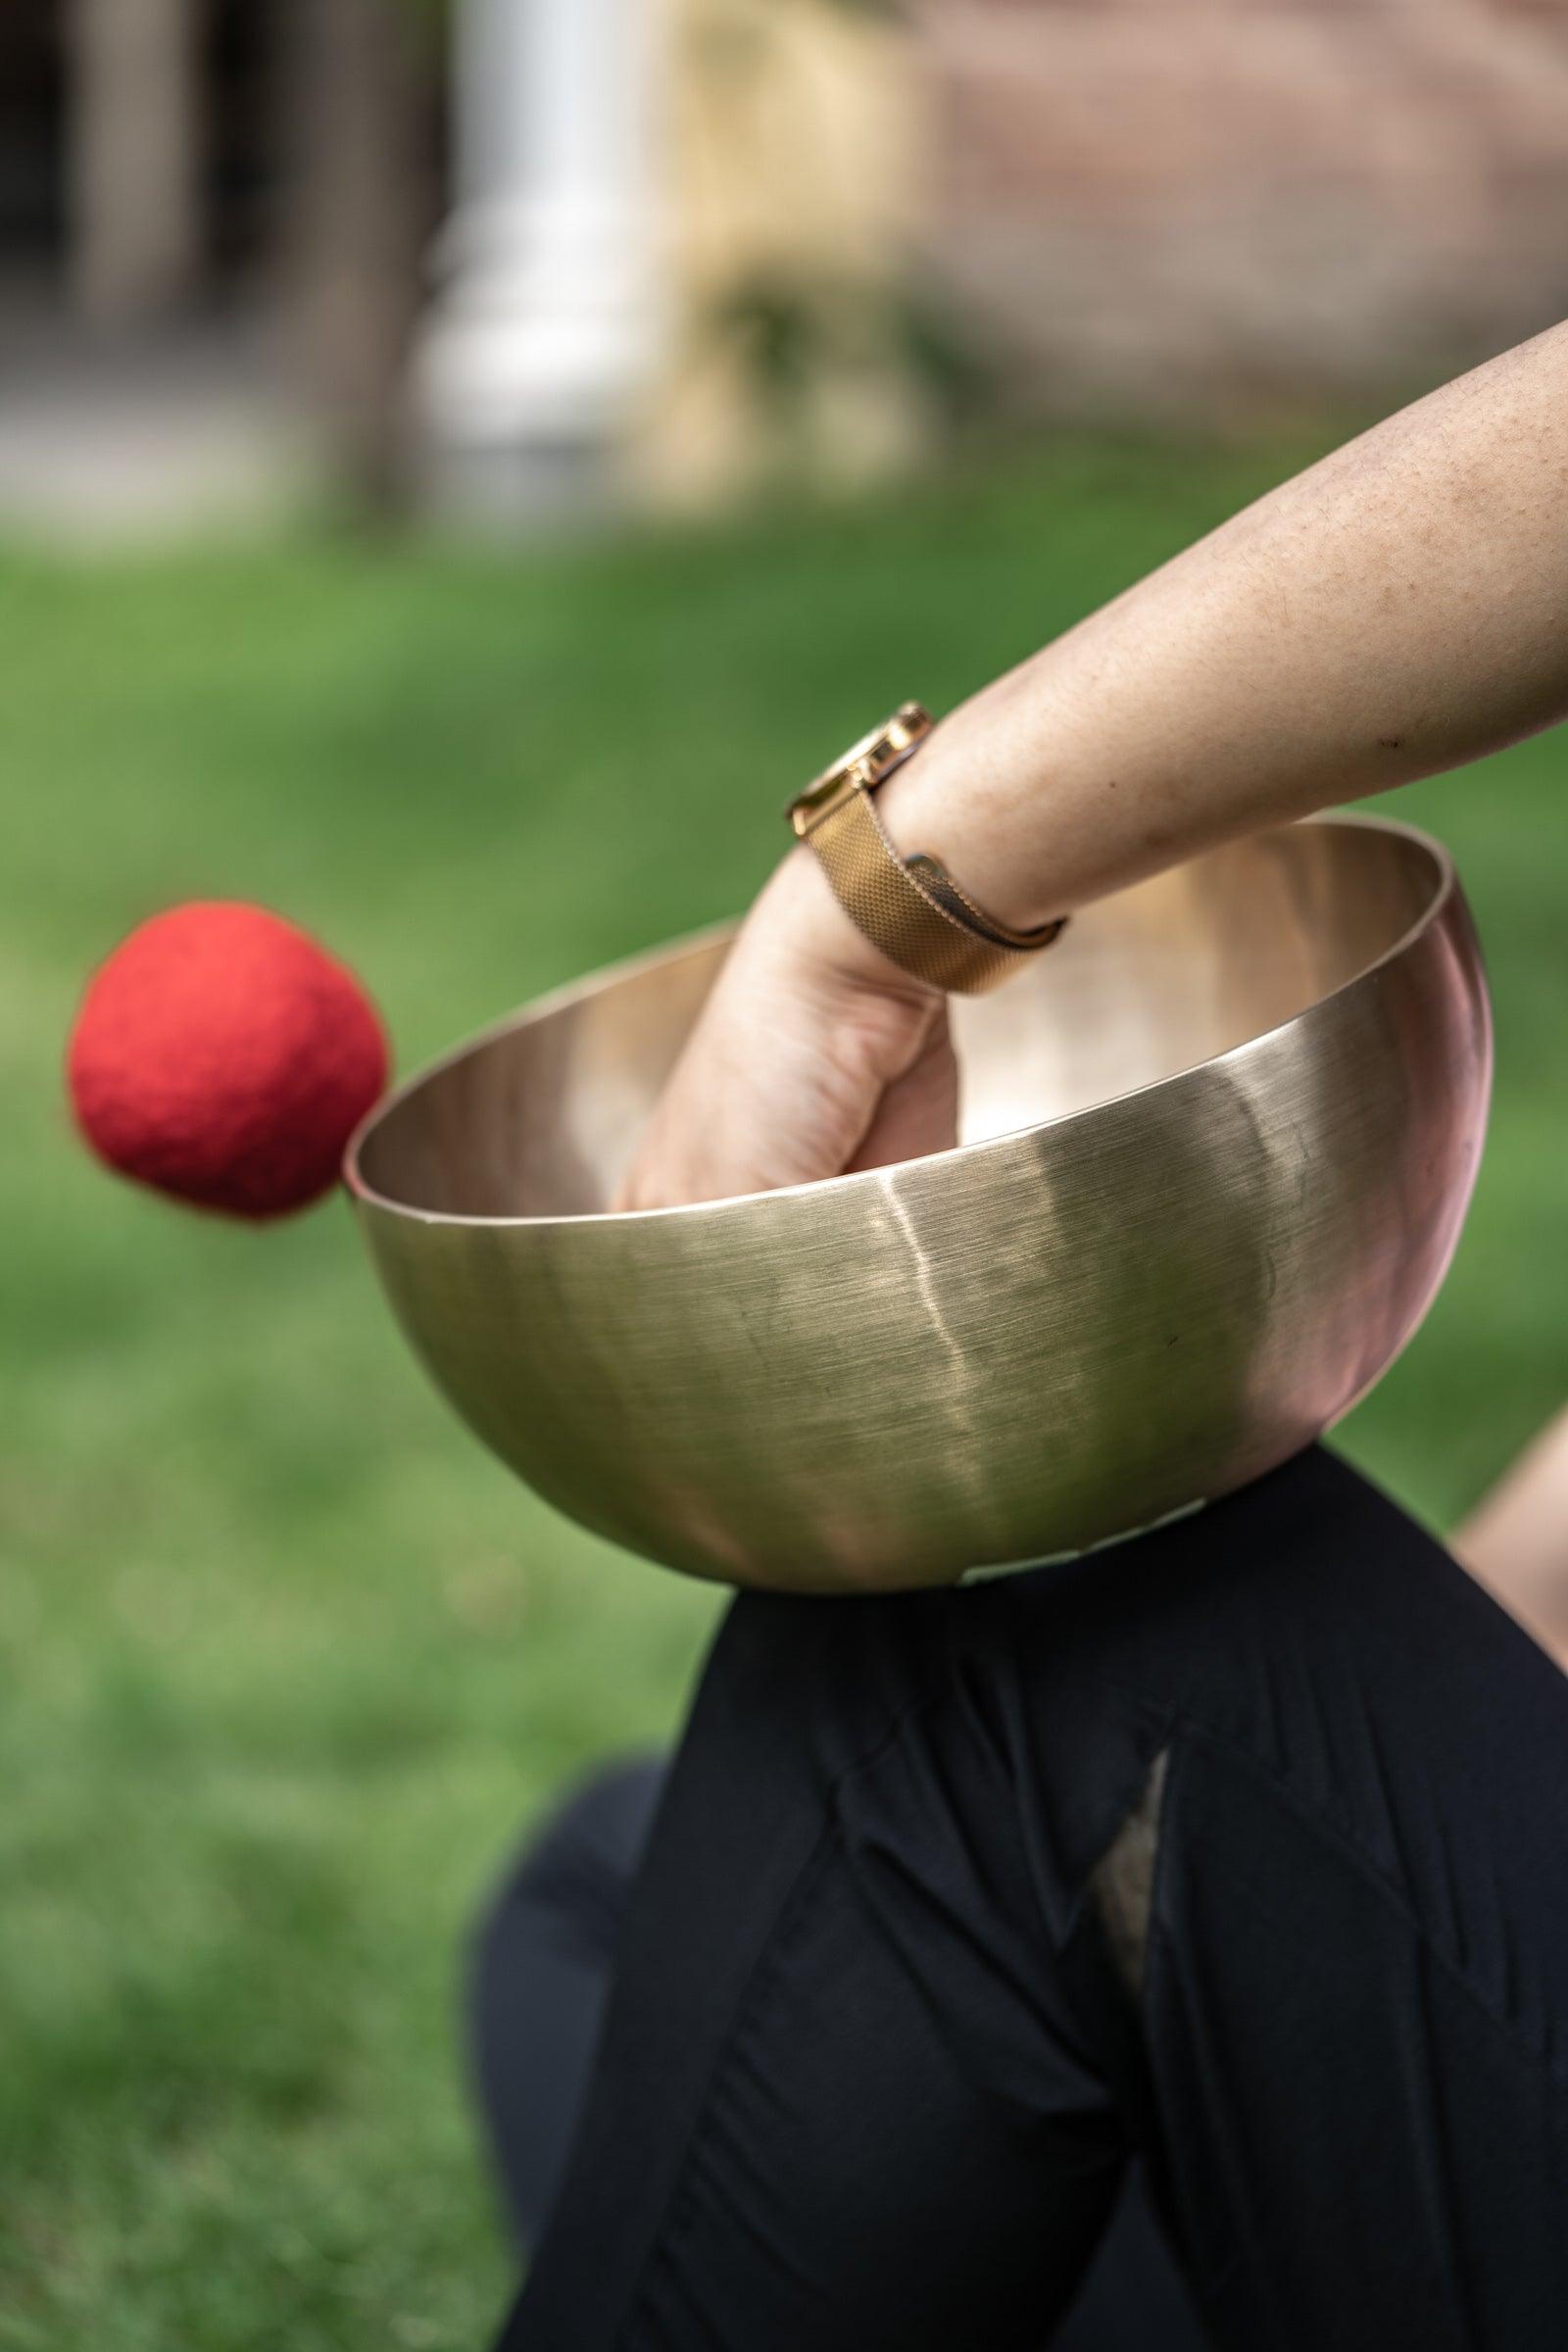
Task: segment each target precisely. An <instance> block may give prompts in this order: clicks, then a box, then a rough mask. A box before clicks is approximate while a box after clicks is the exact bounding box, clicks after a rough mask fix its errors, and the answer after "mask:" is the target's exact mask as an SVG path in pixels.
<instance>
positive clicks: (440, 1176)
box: [347, 818, 1491, 1592]
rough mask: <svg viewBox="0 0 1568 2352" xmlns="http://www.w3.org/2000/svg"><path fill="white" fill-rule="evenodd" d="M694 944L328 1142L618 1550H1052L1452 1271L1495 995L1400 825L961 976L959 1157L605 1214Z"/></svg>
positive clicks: (1297, 1393) (483, 1426) (1399, 1336)
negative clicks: (987, 983)
mask: <svg viewBox="0 0 1568 2352" xmlns="http://www.w3.org/2000/svg"><path fill="white" fill-rule="evenodd" d="M724 952H725V937H724V936H723V935H717V936H711V937H709V938H707V939H704V940H700V941H698V942H696V943H690V944H687V945H685V946H683V947H679V948H675V949H671V950H669V951H667V952H666V953H664V954H662V955H659V956H651V957H648V958H646V959H644V960H643V961H641V962H638V963H633V964H629V965H626V966H623V967H622V968H620V969H619V970H616V971H613V972H611V973H608V974H605V975H602V976H599V977H597V978H595V979H593V980H589V981H586V982H584V983H583V984H582V985H581V986H580V987H577V988H574V989H570V990H566V991H564V992H563V993H562V994H561V995H559V996H556V997H553V998H550V999H547V1000H546V1001H545V1002H544V1003H542V1004H540V1005H536V1006H533V1007H531V1008H528V1009H526V1010H524V1011H523V1012H521V1013H519V1014H517V1015H515V1017H514V1018H513V1019H512V1020H510V1021H507V1022H505V1023H503V1024H502V1025H501V1026H499V1027H498V1028H496V1029H493V1030H491V1031H490V1032H488V1033H487V1034H486V1035H485V1036H484V1037H482V1038H480V1039H478V1040H477V1041H475V1042H474V1043H472V1044H470V1045H468V1046H466V1047H465V1048H463V1049H462V1050H461V1051H460V1052H459V1053H457V1054H454V1055H452V1056H451V1057H450V1058H449V1059H447V1060H446V1061H444V1062H442V1063H441V1064H439V1065H438V1066H437V1067H435V1068H434V1069H432V1070H429V1071H427V1072H425V1073H423V1074H422V1075H421V1076H419V1077H417V1078H416V1079H415V1080H413V1081H412V1082H411V1083H410V1084H409V1085H408V1086H406V1087H405V1088H404V1089H403V1090H402V1092H401V1093H400V1094H398V1095H396V1096H394V1097H393V1098H392V1099H391V1100H390V1101H389V1102H388V1103H386V1104H385V1105H384V1106H383V1107H382V1108H381V1109H379V1110H378V1111H377V1112H376V1113H374V1114H373V1115H372V1117H371V1118H370V1119H369V1120H368V1122H367V1124H366V1126H365V1127H364V1129H363V1130H362V1131H361V1134H360V1135H359V1136H358V1138H357V1139H356V1141H355V1143H354V1145H353V1146H351V1148H350V1154H349V1162H348V1171H347V1173H348V1180H349V1184H350V1187H351V1189H352V1191H353V1193H354V1195H355V1199H356V1202H357V1206H358V1210H359V1215H360V1218H361V1221H362V1223H363V1226H364V1229H365V1233H366V1237H367V1239H368V1243H369V1246H370V1249H371V1251H372V1253H373V1255H374V1258H375V1262H376V1265H377V1267H378V1268H379V1271H380V1274H381V1278H382V1280H383V1282H384V1283H385V1285H386V1289H387V1291H388V1294H389V1296H390V1298H391V1299H392V1303H393V1305H394V1307H395V1309H396V1311H397V1314H398V1316H399V1318H400V1320H401V1322H402V1324H403V1327H404V1329H405V1331H406V1332H407V1334H408V1336H409V1338H410V1340H411V1342H412V1343H413V1345H414V1347H415V1348H416V1349H417V1352H418V1354H419V1355H420V1356H421V1358H422V1359H423V1361H424V1363H425V1364H426V1366H427V1367H428V1369H429V1371H430V1373H431V1375H432V1377H433V1378H434V1380H435V1381H436V1383H437V1385H438V1386H439V1387H440V1388H441V1389H443V1390H444V1391H445V1393H446V1395H447V1396H448V1397H449V1398H450V1399H451V1400H452V1402H453V1403H454V1404H455V1405H456V1407H457V1409H458V1411H459V1412H460V1413H462V1414H463V1416H464V1417H465V1419H466V1420H467V1421H468V1422H469V1423H470V1424H471V1426H472V1427H473V1428H474V1429H475V1430H476V1431H477V1432H478V1434H479V1436H480V1437H481V1438H483V1439H484V1440H485V1441H486V1442H487V1443H488V1444H489V1445H490V1446H493V1447H494V1448H495V1450H496V1451H497V1452H498V1453H499V1454H501V1455H502V1456H503V1458H504V1459H505V1460H507V1461H508V1462H510V1463H511V1464H512V1465H513V1467H514V1468H515V1470H517V1471H518V1472H519V1473H520V1474H521V1475H522V1476H523V1477H524V1478H525V1479H527V1480H528V1481H529V1483H530V1484H531V1485H533V1486H534V1487H536V1488H537V1489H538V1490H539V1491H540V1493H541V1494H543V1495H547V1496H548V1497H549V1498H550V1499H551V1500H552V1501H554V1502H555V1503H557V1504H559V1505H560V1507H561V1508H562V1509H563V1510H564V1511H568V1512H570V1513H571V1514H572V1515H573V1516H574V1517H576V1518H578V1519H580V1520H583V1521H585V1522H586V1523H587V1524H588V1525H589V1526H590V1527H593V1528H597V1529H599V1530H601V1531H602V1532H603V1533H604V1534H605V1535H607V1536H610V1537H613V1539H614V1540H615V1541H616V1542H618V1543H621V1544H627V1545H629V1546H630V1547H631V1548H632V1549H633V1550H636V1551H640V1552H645V1553H647V1554H648V1555H649V1556H650V1557H651V1558H654V1559H657V1560H662V1561H665V1562H667V1563H668V1564H669V1565H670V1566H673V1567H677V1568H684V1569H689V1570H692V1571H694V1572H695V1573H697V1574H699V1575H703V1576H711V1577H718V1578H723V1579H727V1580H730V1581H732V1582H735V1583H740V1584H758V1585H771V1586H777V1587H786V1588H793V1589H800V1590H807V1589H809V1590H816V1591H845V1592H848V1591H861V1590H867V1589H888V1588H894V1587H898V1586H904V1585H917V1584H936V1583H943V1582H947V1581H951V1580H953V1579H955V1578H957V1577H959V1576H961V1575H963V1574H964V1573H965V1572H966V1571H969V1570H976V1569H981V1568H985V1567H990V1566H1001V1565H1007V1564H1013V1563H1017V1562H1020V1561H1025V1560H1030V1559H1039V1558H1043V1557H1046V1556H1049V1555H1053V1554H1056V1553H1059V1552H1064V1551H1076V1550H1081V1549H1083V1548H1085V1547H1087V1546H1089V1545H1091V1544H1099V1543H1102V1542H1103V1541H1105V1540H1107V1539H1109V1538H1112V1537H1114V1536H1117V1535H1121V1534H1125V1533H1128V1532H1130V1531H1132V1530H1134V1529H1137V1528H1140V1527H1145V1526H1148V1525H1150V1524H1151V1523H1152V1522H1153V1521H1156V1520H1158V1519H1160V1518H1163V1517H1165V1516H1166V1515H1168V1514H1170V1513H1173V1512H1176V1511H1179V1510H1181V1509H1184V1508H1187V1507H1190V1506H1191V1505H1193V1504H1195V1503H1197V1502H1200V1501H1201V1500H1203V1499H1206V1498H1209V1497H1212V1496H1215V1495H1221V1494H1223V1493H1225V1492H1226V1491H1228V1490H1229V1489H1231V1488H1234V1487H1236V1486H1239V1485H1241V1484H1242V1483H1243V1482H1245V1481H1246V1480H1248V1479H1250V1478H1253V1477H1255V1476H1257V1475H1258V1474H1259V1473H1260V1472H1262V1471H1264V1470H1266V1469H1268V1468H1270V1467H1271V1466H1272V1465H1273V1464H1274V1463H1276V1462H1279V1461H1281V1460H1282V1459H1284V1457H1285V1456H1286V1455H1288V1454H1290V1453H1291V1452H1293V1451H1294V1450H1295V1449H1296V1448H1297V1447H1298V1446H1301V1445H1303V1444H1305V1443H1306V1441H1307V1440H1308V1439H1310V1438H1312V1437H1315V1436H1316V1435H1318V1434H1319V1432H1321V1431H1322V1430H1323V1429H1325V1428H1326V1427H1328V1426H1329V1424H1331V1423H1332V1422H1333V1421H1334V1420H1336V1419H1337V1418H1338V1417H1339V1416H1340V1415H1341V1414H1342V1413H1344V1412H1345V1411H1346V1410H1347V1409H1348V1406H1349V1405H1350V1404H1352V1403H1353V1402H1354V1400H1355V1399H1356V1398H1357V1397H1359V1396H1361V1395H1362V1394H1363V1393H1364V1391H1365V1390H1366V1389H1367V1388H1369V1387H1370V1386H1371V1384H1372V1383H1373V1382H1374V1381H1375V1380H1377V1378H1378V1377H1379V1375H1380V1374H1381V1373H1382V1372H1383V1371H1384V1370H1385V1369H1386V1367H1387V1366H1388V1365H1389V1363H1390V1362H1391V1361H1392V1360H1393V1358H1394V1357H1395V1355H1397V1352H1398V1350H1399V1349H1400V1348H1402V1347H1403V1345H1404V1343H1405V1342H1406V1341H1407V1340H1408V1339H1409V1337H1410V1335H1411V1333H1412V1332H1413V1331H1414V1330H1415V1328H1416V1326H1417V1324H1418V1323H1419V1322H1420V1320H1421V1318H1422V1315H1423V1314H1424V1313H1425V1311H1426V1309H1427V1307H1428V1305H1429V1304H1430V1303H1431V1300H1432V1299H1433V1297H1434V1295H1435V1293H1436V1291H1437V1289H1438V1286H1439V1284H1440V1282H1441V1281H1442V1279H1443V1275H1444V1272H1445V1269H1446V1266H1447V1263H1448V1259H1449V1257H1450V1255H1451V1253H1452V1250H1453V1248H1454V1244H1455V1242H1456V1241H1457V1239H1458V1235H1459V1229H1460V1225H1461V1223H1462V1220H1463V1217H1464V1212H1465V1207H1466V1204H1467V1202H1468V1201H1469V1197H1470V1191H1471V1186H1472V1184H1473V1182H1474V1179H1475V1173H1476V1168H1477V1164H1478V1161H1479V1159H1480V1154H1481V1147H1482V1139H1483V1134H1484V1130H1485V1125H1486V1113H1487V1099H1488V1090H1489V1084H1490V1076H1491V1027H1490V1019H1489V1014H1488V1006H1487V996H1486V986H1485V979H1484V975H1483V971H1482V966H1481V960H1480V956H1479V953H1478V950H1477V946H1476V942H1475V936H1474V933H1473V931H1472V929H1471V924H1470V919H1469V916H1468V913H1467V911H1466V908H1465V905H1464V901H1463V898H1462V895H1461V893H1460V891H1459V889H1458V886H1457V884H1456V882H1455V880H1454V877H1453V873H1452V870H1451V868H1450V866H1449V863H1448V860H1447V858H1446V855H1445V853H1444V852H1443V851H1442V850H1441V849H1439V848H1438V847H1437V845H1436V844H1434V843H1432V842H1430V841H1428V840H1426V839H1424V838H1423V837H1422V836H1421V835H1419V834H1416V833H1412V832H1409V831H1407V830H1405V829H1404V828H1402V827H1399V826H1396V825H1388V824H1375V823H1367V822H1362V821H1357V820H1355V819H1350V818H1336V819H1334V820H1332V821H1329V822H1320V823H1315V824H1308V825H1301V826H1295V827H1290V828H1287V829H1284V830H1281V831H1278V832H1274V833H1269V834H1265V835H1262V836H1259V837H1258V838H1256V839H1254V840H1252V841H1250V842H1246V843H1242V844H1238V845H1236V846H1234V847H1231V848H1228V849H1224V850H1219V851H1216V852H1214V853H1212V854H1211V855H1209V856H1207V857H1205V858H1201V859H1199V860H1197V861H1196V862H1194V863H1193V864H1191V865H1188V866H1184V867H1181V868H1178V869H1177V870H1176V871H1175V872H1172V873H1169V874H1166V875H1162V876H1160V877H1159V878H1157V879H1156V880H1154V881H1152V882H1147V883H1144V884H1141V885H1140V886H1139V887H1138V888H1137V889H1135V890H1131V891H1128V892H1125V893H1124V894H1122V895H1121V896H1120V897H1118V898H1114V899H1110V900H1107V901H1105V902H1103V904H1102V905H1100V906H1097V907H1089V908H1087V909H1085V910H1084V912H1083V913H1081V914H1080V915H1079V917H1078V918H1077V919H1076V921H1075V922H1074V923H1073V924H1072V926H1071V928H1070V929H1069V930H1068V931H1067V933H1066V934H1065V936H1064V938H1063V939H1062V941H1061V944H1060V945H1059V947H1057V948H1056V949H1054V951H1053V952H1052V954H1051V955H1050V956H1044V957H1042V958H1041V959H1040V960H1039V961H1038V963H1035V964H1032V965H1030V966H1029V967H1028V968H1027V969H1026V970H1025V971H1024V972H1023V973H1022V975H1021V976H1020V977H1019V978H1018V979H1017V980H1015V981H1014V982H1013V983H1012V985H1011V986H1010V987H1009V988H1007V989H1005V990H1004V991H1003V992H1002V993H1001V994H1000V995H998V996H994V997H986V998H981V999H977V1000H974V1001H971V1002H968V1003H964V1004H959V1005H956V1006H955V1021H956V1036H957V1044H958V1054H959V1060H960V1065H961V1069H962V1074H963V1099H964V1109H963V1141H962V1143H961V1144H960V1146H959V1147H958V1148H957V1149H956V1150H955V1151H952V1152H941V1153H937V1154H935V1155H933V1156H931V1157H928V1158H925V1159H918V1160H909V1161H906V1162H904V1163H903V1164H901V1165H899V1166H897V1167H891V1168H883V1169H873V1170H870V1171H868V1172H865V1173H862V1174H858V1175H854V1176H842V1177H837V1178H835V1179H833V1180H832V1181H830V1182H827V1183H822V1184H814V1185H806V1186H801V1187H797V1188H795V1189H793V1190H791V1191H787V1192H780V1193H770V1194H760V1195H757V1196H755V1197H753V1198H750V1199H745V1200H736V1201H717V1202H710V1203H705V1204H703V1205H699V1206H694V1207H688V1208H679V1209H670V1210H662V1211H658V1212H654V1213H640V1214H636V1215H630V1216H615V1215H608V1214H605V1213H603V1211H604V1203H605V1202H606V1201H608V1200H609V1199H610V1198H611V1195H612V1192H613V1186H614V1183H615V1180H616V1177H617V1175H618V1173H619V1171H620V1169H621V1168H622V1166H623V1165H624V1163H625V1161H626V1158H627V1155H628V1153H629V1152H630V1150H631V1148H632V1144H633V1141H634V1138H635V1136H636V1133H637V1130H638V1127H639V1124H640V1122H641V1120H642V1119H643V1117H644V1115H645V1114H646V1112H647V1110H648V1108H649V1106H650V1105H651V1103H652V1102H653V1100H654V1098H655V1096H656V1094H657V1093H658V1090H659V1088H660V1086H661V1084H662V1080H663V1078H664V1077H665V1074H666V1073H667V1071H668V1070H669V1068H670V1067H671V1065H672V1063H673V1061H674V1059H675V1057H676V1055H677V1054H678V1053H679V1050H680V1046H681V1042H682V1039H683V1038H684V1037H685V1035H686V1033H687V1030H688V1029H689V1027H690V1024H691V1022H692V1020H693V1018H694V1016H695V1015H696V1012H697V1010H698V1007H699V1005H701V1003H702V1000H703V997H704V995H705V994H706V992H707V990H708V988H709V987H710V986H711V982H712V979H713V976H714V974H715V973H716V971H717V970H718V967H719V965H720V963H721V961H722V959H723V956H724Z"/></svg>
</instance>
